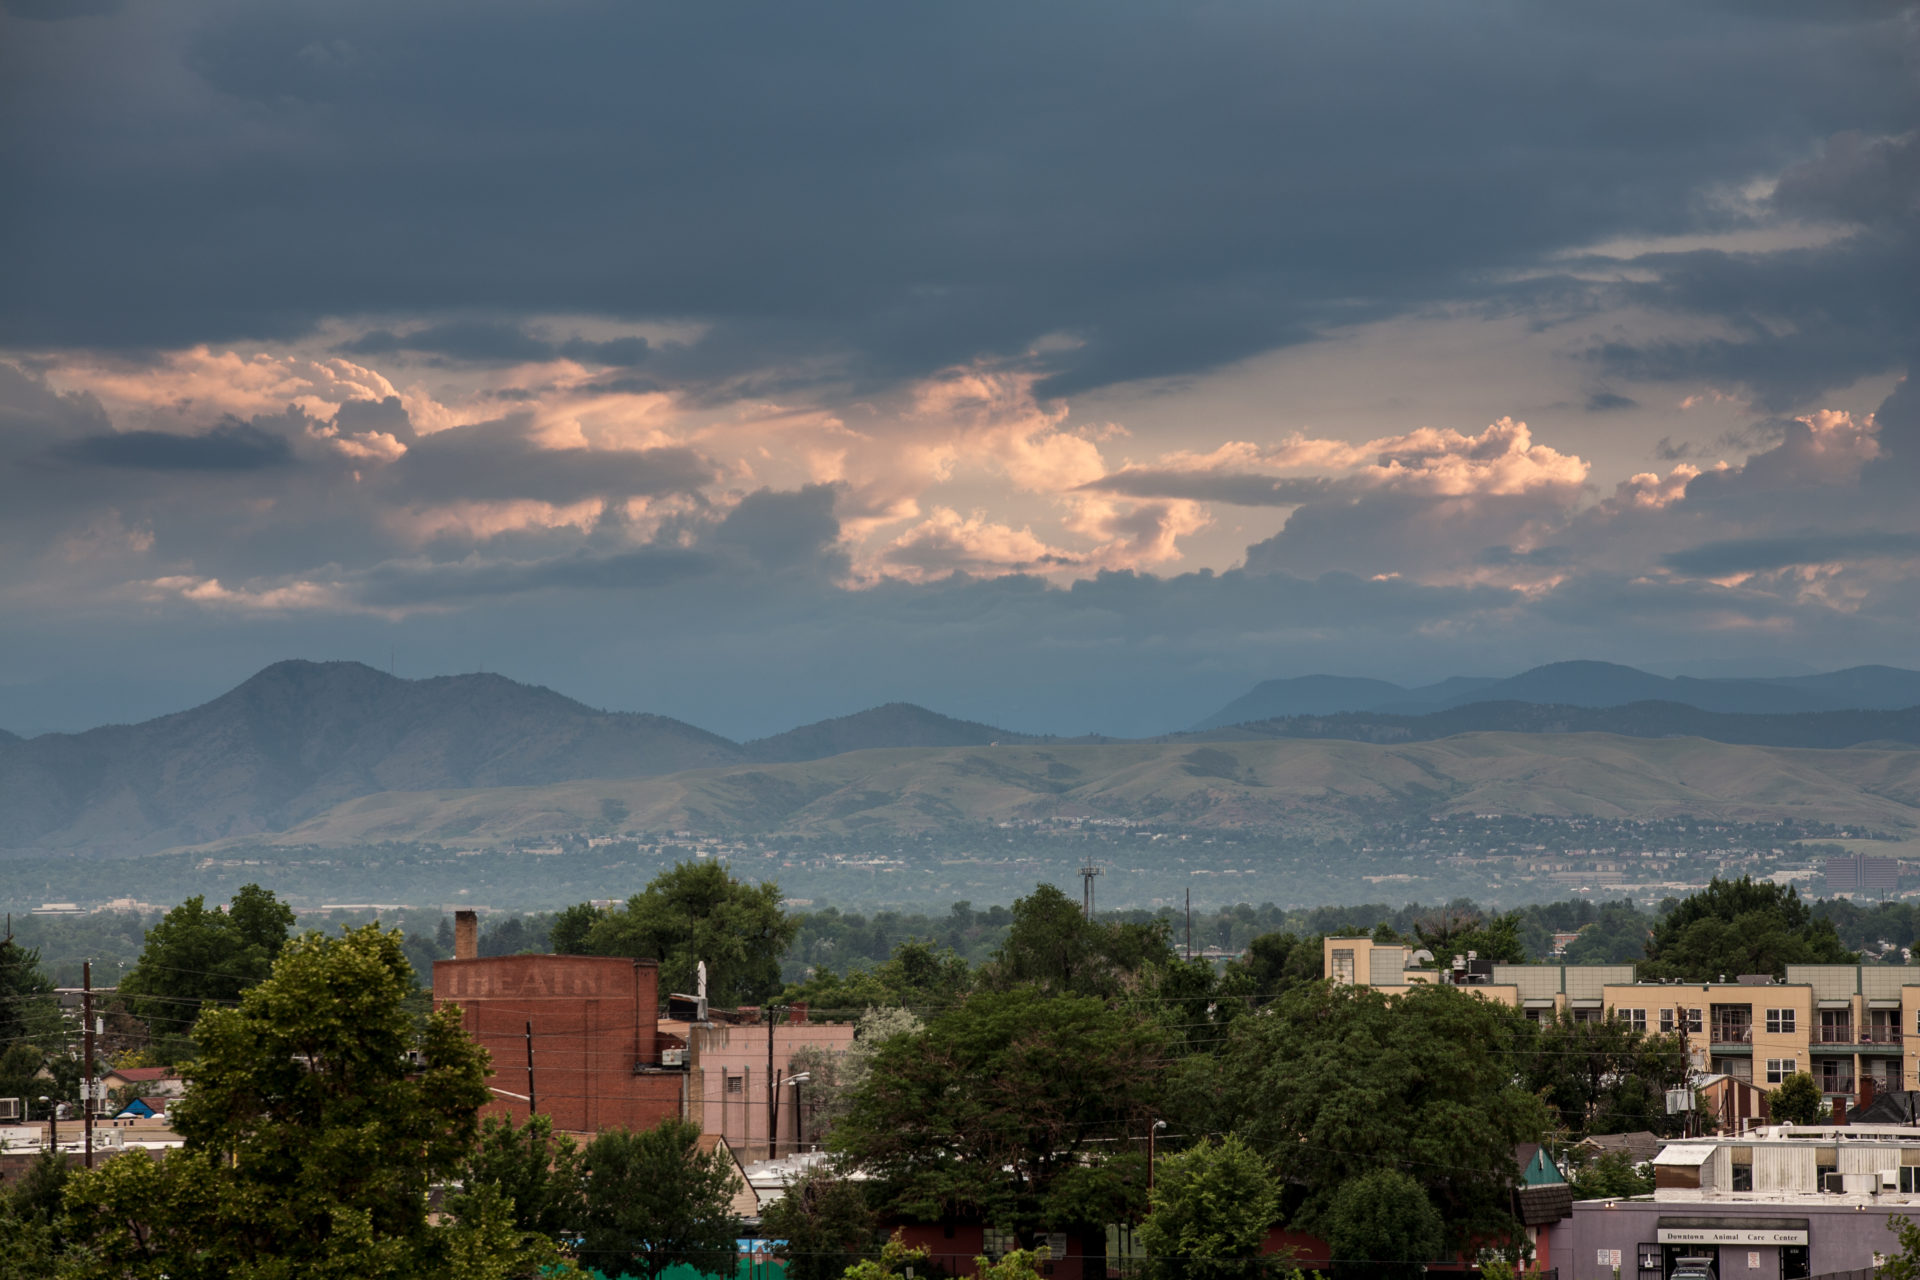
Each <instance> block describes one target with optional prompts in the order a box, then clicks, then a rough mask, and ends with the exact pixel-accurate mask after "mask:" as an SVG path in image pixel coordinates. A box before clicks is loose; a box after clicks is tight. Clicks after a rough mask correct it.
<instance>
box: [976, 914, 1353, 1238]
mask: <svg viewBox="0 0 1920 1280" xmlns="http://www.w3.org/2000/svg"><path fill="white" fill-rule="evenodd" d="M1347 954H1348V955H1352V954H1353V953H1352V952H1348V953H1347ZM980 1247H981V1248H982V1249H984V1250H985V1251H986V1254H987V1256H988V1257H989V1258H1004V1257H1006V1256H1007V1255H1008V1254H1010V1253H1012V1252H1013V1251H1014V1250H1015V1249H1018V1248H1019V1247H1020V1237H1018V1236H1016V1235H1015V1234H1014V1233H1013V1232H1011V1231H1003V1230H1001V1229H1000V1228H999V1227H988V1228H986V1229H985V1230H984V1231H982V1232H981V1233H980Z"/></svg>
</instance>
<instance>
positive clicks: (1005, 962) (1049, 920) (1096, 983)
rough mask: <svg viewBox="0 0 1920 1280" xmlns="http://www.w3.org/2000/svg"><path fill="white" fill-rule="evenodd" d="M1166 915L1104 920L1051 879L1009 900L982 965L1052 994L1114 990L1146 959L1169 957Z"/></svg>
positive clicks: (985, 976) (1002, 984) (1000, 984)
mask: <svg viewBox="0 0 1920 1280" xmlns="http://www.w3.org/2000/svg"><path fill="white" fill-rule="evenodd" d="M1167 939H1168V926H1167V923H1166V921H1164V920H1155V921H1153V922H1151V923H1149V924H1125V923H1119V924H1103V923H1101V922H1099V921H1097V920H1088V919H1087V918H1086V915H1085V913H1084V912H1083V911H1082V910H1081V907H1080V904H1079V903H1077V902H1075V901H1073V900H1072V899H1071V898H1069V897H1067V895H1066V894H1064V893H1062V892H1060V890H1059V889H1057V888H1055V887H1054V886H1053V885H1050V884H1043V885H1039V886H1037V887H1036V888H1035V889H1034V891H1033V892H1032V893H1031V894H1029V895H1027V896H1026V897H1024V898H1021V899H1020V900H1019V901H1017V902H1015V903H1014V904H1013V927H1012V928H1011V929H1009V930H1008V931H1007V936H1006V939H1005V941H1003V942H1002V943H1001V944H1000V949H999V950H998V951H997V952H995V953H994V957H993V960H992V961H991V962H990V963H989V964H988V965H987V966H986V968H985V969H983V970H982V971H981V975H980V977H981V981H982V983H983V984H985V985H988V986H991V987H994V988H996V989H998V990H1001V991H1005V990H1008V989H1010V988H1013V987H1017V986H1033V987H1037V988H1039V989H1040V990H1042V991H1045V992H1047V993H1049V994H1053V995H1076V996H1113V995H1116V994H1118V993H1119V992H1120V991H1122V990H1123V989H1125V988H1127V987H1129V986H1131V985H1133V982H1134V979H1135V976H1136V975H1137V974H1138V973H1139V972H1140V971H1141V970H1142V969H1144V968H1146V967H1147V966H1149V965H1160V964H1165V963H1167V962H1168V961H1170V960H1172V959H1173V948H1172V946H1171V945H1170V944H1169V943H1168V940H1167Z"/></svg>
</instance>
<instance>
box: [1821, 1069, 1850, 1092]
mask: <svg viewBox="0 0 1920 1280" xmlns="http://www.w3.org/2000/svg"><path fill="white" fill-rule="evenodd" d="M1814 1079H1815V1080H1817V1081H1819V1082H1820V1092H1822V1093H1846V1094H1851V1093H1852V1092H1853V1076H1852V1075H1851V1074H1848V1075H1839V1074H1837V1073H1836V1074H1834V1075H1817V1076H1815V1077H1814Z"/></svg>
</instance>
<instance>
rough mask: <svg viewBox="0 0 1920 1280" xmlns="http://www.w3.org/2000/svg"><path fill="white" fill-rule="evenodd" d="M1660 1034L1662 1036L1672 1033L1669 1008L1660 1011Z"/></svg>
mask: <svg viewBox="0 0 1920 1280" xmlns="http://www.w3.org/2000/svg"><path fill="white" fill-rule="evenodd" d="M1660 1034H1661V1035H1663V1036H1670V1035H1672V1034H1673V1010H1671V1009H1662V1010H1661V1011H1660Z"/></svg>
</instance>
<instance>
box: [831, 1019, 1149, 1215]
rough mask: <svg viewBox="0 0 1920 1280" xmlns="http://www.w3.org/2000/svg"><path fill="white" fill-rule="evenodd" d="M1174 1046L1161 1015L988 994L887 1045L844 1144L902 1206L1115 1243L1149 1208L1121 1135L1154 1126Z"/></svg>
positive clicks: (884, 1199)
mask: <svg viewBox="0 0 1920 1280" xmlns="http://www.w3.org/2000/svg"><path fill="white" fill-rule="evenodd" d="M1166 1049H1167V1045H1166V1037H1165V1033H1164V1031H1163V1030H1162V1029H1161V1028H1160V1027H1159V1026H1158V1025H1157V1024H1156V1023H1155V1022H1153V1021H1152V1020H1151V1019H1149V1018H1146V1017H1143V1016H1141V1015H1140V1014H1138V1013H1136V1012H1133V1011H1129V1010H1116V1009H1111V1008H1109V1007H1108V1006H1107V1004H1106V1003H1105V1002H1104V1001H1101V1000H1096V999H1092V998H1087V997H1076V996H1059V997H1049V996H1047V995H1044V994H1043V993H1042V992H1040V991H1038V990H1036V989H1035V988H1032V987H1016V988H1014V989H1013V990H1011V991H1004V992H976V993H975V994H974V995H972V996H971V997H969V998H968V999H967V1001H966V1003H965V1004H962V1005H960V1006H959V1007H957V1008H955V1009H951V1010H949V1011H947V1012H946V1013H944V1014H942V1015H941V1016H940V1017H938V1018H936V1019H934V1020H932V1021H930V1022H929V1023H927V1025H926V1027H925V1029H924V1030H921V1031H919V1032H916V1033H913V1034H909V1035H898V1036H894V1037H893V1038H891V1039H889V1040H887V1041H885V1042H884V1043H882V1044H881V1045H880V1046H879V1048H878V1049H877V1050H876V1051H875V1053H874V1055H873V1063H872V1069H871V1071H870V1073H869V1075H868V1077H867V1079H866V1081H865V1082H864V1083H863V1084H862V1085H861V1087H860V1088H859V1089H858V1090H856V1091H855V1092H854V1095H853V1097H852V1099H851V1102H850V1105H849V1108H848V1112H847V1115H846V1118H845V1119H844V1120H843V1121H842V1122H841V1123H840V1125H839V1127H838V1128H836V1129H835V1130H834V1132H833V1137H832V1140H831V1145H832V1147H833V1149H834V1150H836V1151H837V1152H839V1153H840V1154H842V1155H843V1156H845V1157H846V1158H848V1159H849V1160H850V1161H852V1162H853V1163H855V1164H857V1165H858V1166H860V1167H861V1168H862V1169H864V1170H866V1172H867V1174H868V1175H869V1178H870V1181H869V1183H868V1186H869V1190H870V1192H871V1193H872V1194H873V1195H874V1197H875V1200H876V1203H878V1204H880V1205H881V1206H882V1207H884V1208H886V1209H889V1210H891V1211H893V1212H895V1213H897V1214H900V1215H903V1216H906V1217H909V1218H917V1219H920V1220H922V1221H938V1220H940V1219H941V1218H942V1217H943V1216H945V1215H947V1214H964V1215H971V1216H976V1217H977V1218H978V1219H980V1220H984V1221H988V1222H993V1223H995V1224H998V1225H1000V1226H1003V1227H1005V1228H1008V1229H1010V1230H1012V1231H1015V1232H1017V1233H1019V1234H1020V1236H1021V1237H1022V1239H1023V1240H1026V1241H1030V1240H1031V1238H1032V1235H1033V1233H1034V1232H1035V1231H1036V1230H1039V1229H1048V1230H1062V1229H1065V1230H1079V1231H1081V1232H1083V1233H1085V1234H1087V1235H1088V1236H1089V1237H1092V1236H1095V1235H1097V1237H1098V1239H1099V1240H1100V1241H1101V1242H1104V1239H1105V1234H1104V1233H1105V1225H1104V1224H1106V1223H1108V1222H1114V1221H1118V1220H1120V1218H1121V1217H1123V1216H1125V1215H1129V1214H1131V1213H1133V1212H1135V1211H1136V1210H1137V1208H1138V1207H1139V1204H1140V1181H1141V1179H1140V1173H1141V1170H1140V1168H1139V1162H1138V1160H1137V1157H1136V1158H1129V1157H1126V1156H1116V1155H1115V1154H1114V1153H1115V1152H1116V1151H1124V1150H1125V1144H1124V1143H1117V1142H1115V1141H1113V1140H1114V1139H1115V1138H1124V1137H1126V1136H1127V1135H1129V1134H1142V1133H1144V1132H1145V1128H1146V1125H1147V1124H1148V1123H1150V1122H1151V1116H1152V1113H1153V1111H1154V1110H1155V1108H1156V1105H1157V1095H1158V1087H1159V1082H1158V1075H1159V1067H1160V1063H1161V1061H1162V1059H1163V1058H1164V1056H1165V1054H1166ZM1090 1243H1091V1239H1090ZM1103 1248H1104V1243H1101V1244H1100V1245H1099V1246H1098V1247H1097V1248H1096V1249H1095V1252H1098V1251H1100V1250H1101V1249H1103Z"/></svg>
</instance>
